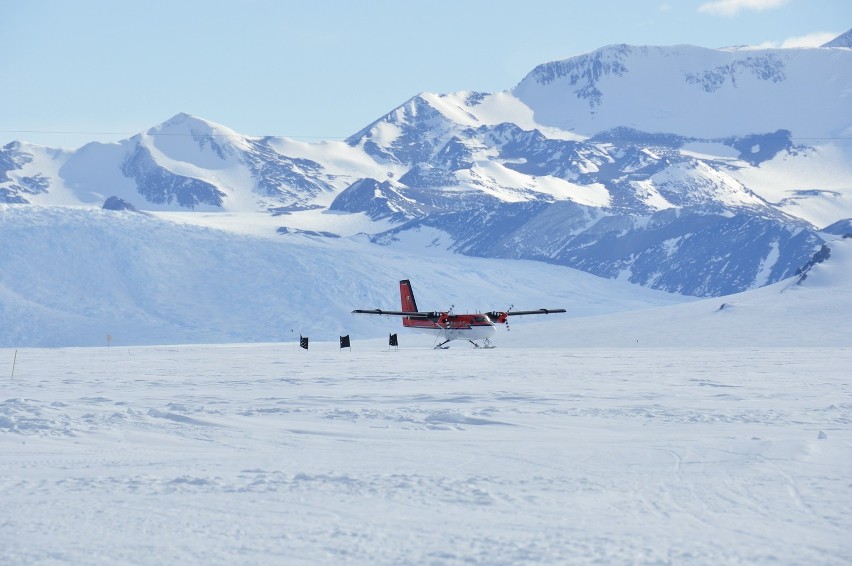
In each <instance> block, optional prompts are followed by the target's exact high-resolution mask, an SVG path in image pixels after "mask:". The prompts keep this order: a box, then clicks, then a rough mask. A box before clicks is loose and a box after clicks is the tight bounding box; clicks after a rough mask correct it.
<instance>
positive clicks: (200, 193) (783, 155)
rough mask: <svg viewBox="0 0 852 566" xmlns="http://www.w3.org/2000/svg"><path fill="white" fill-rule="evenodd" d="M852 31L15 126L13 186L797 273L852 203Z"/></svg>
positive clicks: (9, 157)
mask: <svg viewBox="0 0 852 566" xmlns="http://www.w3.org/2000/svg"><path fill="white" fill-rule="evenodd" d="M846 36H848V33H847V34H844V36H841V37H840V38H838V39H837V40H835V41H834V42H830V43H829V44H826V45H827V46H826V47H822V48H814V49H762V50H755V49H746V48H731V49H717V50H712V49H704V48H698V47H692V46H675V47H631V46H626V45H615V46H608V47H604V48H601V49H599V50H597V51H595V52H593V53H590V54H587V55H582V56H578V57H573V58H571V59H567V60H564V61H556V62H552V63H547V64H544V65H540V66H539V67H537V68H535V69H534V70H533V71H531V72H530V73H529V74H528V75H527V76H526V77H525V78H523V79H522V80H521V81H520V82H519V83H518V84H517V85H516V86H515V87H514V88H512V89H510V90H506V91H503V92H498V93H493V94H488V93H473V92H460V93H454V94H445V95H438V94H431V93H422V94H420V95H417V96H415V97H413V98H412V99H410V100H409V101H407V102H405V103H404V104H403V105H401V106H400V107H398V108H396V109H394V110H392V111H391V112H389V113H388V114H386V115H385V116H382V117H381V118H379V119H377V120H376V121H375V122H373V123H372V124H369V125H368V126H366V127H365V128H364V129H362V130H361V131H359V132H357V133H355V134H353V135H352V136H351V137H350V138H348V139H347V140H345V141H329V142H322V143H302V142H297V141H293V140H289V139H286V138H274V137H269V138H252V137H247V136H242V135H240V134H238V133H236V132H234V131H233V130H231V129H229V128H227V127H225V126H221V125H218V124H214V123H212V122H209V121H207V120H203V119H201V118H197V117H193V116H190V115H187V114H178V115H177V116H175V117H173V118H172V119H170V120H168V121H166V122H164V123H163V124H160V125H158V126H155V127H153V128H151V129H149V130H147V131H146V132H143V133H140V134H138V135H136V136H133V137H132V138H129V139H127V140H123V141H121V142H118V143H110V144H105V143H91V144H88V145H85V146H83V147H81V148H79V149H76V150H60V149H52V148H46V147H40V146H34V145H31V144H27V143H25V142H14V143H12V144H9V145H7V146H6V147H4V148H2V149H0V202H6V203H11V204H18V205H26V204H29V205H42V206H53V205H72V206H87V207H100V206H101V205H102V203H103V202H104V201H105V200H106V199H107V198H108V197H112V196H114V197H117V198H118V199H121V201H123V202H125V203H127V205H128V206H132V207H135V208H137V209H139V210H143V211H150V212H152V213H153V214H155V216H154V217H153V219H154V220H156V219H157V218H170V219H174V218H177V217H179V218H180V219H181V220H182V221H185V222H189V223H195V224H212V225H216V226H226V227H227V228H228V229H229V230H235V231H238V232H251V233H255V234H256V233H268V234H269V235H275V234H278V236H276V237H277V238H278V239H279V240H282V241H284V242H288V243H297V242H298V243H300V244H299V245H301V242H303V241H304V240H305V235H309V237H312V238H315V239H316V238H323V237H324V238H325V239H326V240H328V242H327V245H332V246H333V245H337V246H344V245H345V243H343V242H345V241H346V240H347V237H350V236H353V235H354V234H356V233H359V232H363V233H366V234H368V237H369V241H371V242H372V243H373V246H372V247H371V248H369V249H373V250H378V249H380V248H379V247H378V246H385V247H387V248H390V250H393V249H396V248H400V249H402V248H405V249H406V251H407V250H408V249H409V247H410V246H411V245H412V242H419V244H418V245H420V246H421V249H422V250H423V251H424V252H425V251H427V250H430V249H436V248H440V249H443V250H447V251H450V252H455V253H460V254H463V255H467V256H478V257H490V258H503V259H530V260H537V261H541V262H545V263H551V264H558V265H563V266H569V267H573V268H577V269H580V270H583V271H586V272H588V273H591V274H594V275H598V276H602V277H607V278H612V279H619V280H623V281H627V282H631V283H637V284H640V285H643V286H647V287H650V288H654V289H660V290H665V291H670V292H675V293H680V294H686V295H697V296H719V295H725V294H729V293H734V292H739V291H743V290H747V289H751V288H754V287H759V286H763V285H768V284H771V283H774V282H777V281H780V280H782V279H784V278H786V277H790V276H792V275H794V274H795V273H796V271H797V270H798V269H800V268H801V267H802V266H803V265H804V264H805V263H807V262H808V261H809V260H810V259H811V257H812V256H813V254H814V253H816V252H817V251H818V250H819V249H820V247H821V246H822V244H823V242H824V239H825V237H824V233H823V232H821V231H820V229H822V228H824V227H827V226H829V225H836V226H838V225H842V224H838V223H842V222H843V221H844V220H845V219H849V218H852V144H850V137H852V113H850V112H849V111H848V108H849V107H852V100H850V97H851V96H852V95H850V93H852V72H850V71H852V50H850V49H849V48H847V47H845V46H844V44H843V41H844V39H843V38H844V37H846ZM184 212H186V213H184ZM211 213H215V214H214V215H213V216H216V218H215V219H214V218H213V216H211ZM259 214H260V216H259ZM61 217H62V218H65V215H61ZM261 217H262V218H263V219H261ZM245 218H249V219H250V220H243V219H245ZM152 221H153V220H152ZM329 236H342V237H343V238H329ZM45 237H46V236H45ZM4 238H5V235H4ZM391 253H392V252H391ZM442 261H443V260H442Z"/></svg>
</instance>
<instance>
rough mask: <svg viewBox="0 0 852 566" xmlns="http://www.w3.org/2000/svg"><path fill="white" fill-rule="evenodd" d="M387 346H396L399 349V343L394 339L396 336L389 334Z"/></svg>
mask: <svg viewBox="0 0 852 566" xmlns="http://www.w3.org/2000/svg"><path fill="white" fill-rule="evenodd" d="M388 346H397V347H399V341H398V340H397V339H396V334H391V335H390V337H389V338H388Z"/></svg>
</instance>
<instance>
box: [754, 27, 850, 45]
mask: <svg viewBox="0 0 852 566" xmlns="http://www.w3.org/2000/svg"><path fill="white" fill-rule="evenodd" d="M838 35H840V34H839V33H836V32H830V31H818V32H814V33H809V34H807V35H799V36H796V37H788V38H787V39H785V40H783V41H764V42H763V43H761V44H759V45H752V46H749V47H750V48H754V49H777V48H781V49H795V48H797V47H819V46H820V45H822V44H824V43H828V42H829V41H831V40H832V39H834V38H835V37H837V36H838Z"/></svg>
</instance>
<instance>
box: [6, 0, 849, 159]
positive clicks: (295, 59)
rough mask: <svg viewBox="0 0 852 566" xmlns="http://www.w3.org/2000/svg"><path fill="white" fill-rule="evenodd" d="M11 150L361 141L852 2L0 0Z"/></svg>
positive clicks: (788, 40) (829, 25)
mask: <svg viewBox="0 0 852 566" xmlns="http://www.w3.org/2000/svg"><path fill="white" fill-rule="evenodd" d="M0 21H2V22H3V23H4V25H3V35H2V48H0V76H2V77H3V87H2V88H0V108H2V111H0V145H5V144H6V143H8V142H9V141H12V140H25V141H30V142H34V143H39V144H44V145H51V146H61V147H77V146H79V145H82V144H83V143H86V142H88V141H93V140H99V141H113V140H117V139H122V138H125V137H128V136H129V135H131V134H133V133H136V132H139V131H142V130H145V129H147V128H149V127H151V126H154V125H156V124H159V123H161V122H163V121H165V120H167V119H168V118H170V117H171V116H173V115H175V114H177V113H178V112H187V113H189V114H193V115H196V116H200V117H203V118H206V119H208V120H212V121H214V122H218V123H221V124H223V125H225V126H228V127H230V128H233V129H234V130H236V131H238V132H240V133H242V134H247V135H276V136H288V137H293V138H297V139H305V140H318V139H333V138H341V137H346V136H348V135H350V134H352V133H354V132H356V131H357V130H359V129H360V128H362V127H363V126H366V125H367V124H369V123H370V122H372V121H373V120H375V119H376V118H379V117H380V116H382V115H384V114H385V113H386V112H389V111H390V110H392V109H393V108H395V107H396V106H398V105H400V104H402V103H403V102H405V101H406V100H407V99H408V98H410V97H412V96H414V95H415V94H417V93H419V92H423V91H430V92H439V93H446V92H455V91H459V90H476V91H483V92H495V91H500V90H506V89H509V88H511V87H513V86H514V85H515V84H516V83H518V82H519V81H520V80H521V79H522V78H523V77H524V75H526V73H528V72H529V71H530V70H532V68H533V67H535V66H536V65H538V64H540V63H545V62H548V61H554V60H559V59H565V58H568V57H571V56H573V55H579V54H582V53H587V52H589V51H592V50H594V49H597V48H598V47H601V46H604V45H607V44H612V43H628V44H632V45H676V44H692V45H699V46H702V47H722V46H729V45H765V46H776V47H777V46H797V45H814V44H819V43H821V42H824V41H826V40H828V39H830V38H831V37H833V36H836V35H839V34H841V33H843V32H845V31H846V30H848V29H850V27H852V1H850V0H595V1H589V0H547V1H546V0H525V1H524V2H520V1H512V2H510V1H506V0H430V1H429V2H423V1H421V2H404V1H402V0H398V1H391V0H363V1H361V2H355V1H351V0H325V1H323V0H306V1H301V0H242V1H236V0H146V1H140V0H133V1H125V0H28V1H26V2H22V1H19V0H0Z"/></svg>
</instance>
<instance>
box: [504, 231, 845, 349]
mask: <svg viewBox="0 0 852 566" xmlns="http://www.w3.org/2000/svg"><path fill="white" fill-rule="evenodd" d="M825 249H827V250H828V252H827V253H826V252H825V251H823V252H820V253H819V254H817V262H818V263H814V264H813V265H812V266H810V267H809V269H808V271H807V272H806V274H805V275H806V276H805V277H804V279H802V278H801V277H800V276H798V277H792V278H790V279H786V280H784V281H781V282H779V283H775V284H774V285H770V286H768V287H763V288H761V289H755V290H752V291H746V292H744V293H739V294H736V295H731V296H727V297H717V298H713V299H704V300H700V301H695V302H691V303H687V304H680V305H673V306H668V307H660V308H649V309H645V310H641V311H637V312H631V313H614V314H608V315H602V316H591V317H582V318H574V319H571V320H562V321H553V320H548V321H546V322H539V321H534V322H532V323H530V325H529V326H528V327H527V328H526V329H525V331H524V332H523V333H522V334H521V333H515V334H514V335H513V334H511V333H509V334H506V335H505V336H501V341H502V343H503V344H504V345H505V346H507V347H508V346H511V345H518V346H532V345H547V346H558V345H561V346H565V347H585V346H594V347H612V346H616V347H632V348H645V347H741V346H748V347H776V346H779V347H796V346H815V347H818V346H831V347H852V333H850V332H849V330H848V327H849V313H852V238H838V239H836V240H833V241H831V242H829V243H828V244H827V245H826V248H825Z"/></svg>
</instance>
